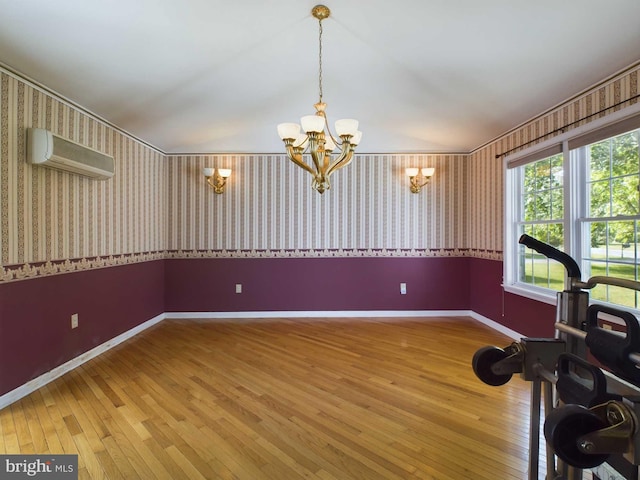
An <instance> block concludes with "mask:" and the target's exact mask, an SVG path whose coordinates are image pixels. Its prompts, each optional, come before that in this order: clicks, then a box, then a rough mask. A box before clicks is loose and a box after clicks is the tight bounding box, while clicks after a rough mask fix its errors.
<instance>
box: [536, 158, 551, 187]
mask: <svg viewBox="0 0 640 480" xmlns="http://www.w3.org/2000/svg"><path fill="white" fill-rule="evenodd" d="M534 165H535V175H536V181H535V189H536V190H547V189H549V188H550V186H551V185H550V182H549V176H550V175H551V166H550V165H549V160H547V159H545V160H540V161H539V162H536V163H534Z"/></svg>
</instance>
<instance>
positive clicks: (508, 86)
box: [0, 0, 640, 153]
mask: <svg viewBox="0 0 640 480" xmlns="http://www.w3.org/2000/svg"><path fill="white" fill-rule="evenodd" d="M317 3H319V1H316V0H272V1H264V0H261V1H258V0H235V1H231V0H226V1H225V0H108V1H104V0H103V1H96V0H55V1H54V0H0V62H2V63H3V64H5V65H6V66H8V67H9V68H11V69H13V70H15V71H18V72H20V73H22V74H24V75H26V76H27V77H29V78H31V79H33V80H35V81H37V82H40V83H42V84H44V85H45V86H47V87H49V88H51V89H53V90H54V91H56V92H58V93H60V94H61V95H63V96H64V97H66V98H68V99H70V100H72V101H73V102H76V103H78V104H80V105H82V106H83V107H85V108H86V109H88V110H90V111H92V112H94V113H96V114H97V115H99V116H101V117H103V118H105V119H106V120H108V121H110V122H112V123H114V124H115V125H117V126H119V127H120V128H122V129H124V130H126V131H128V132H130V133H131V134H133V135H135V136H137V137H138V138H140V139H142V140H144V141H146V142H148V143H150V144H152V145H154V146H156V147H158V148H159V149H161V150H162V151H164V152H166V153H195V152H198V153H228V152H241V153H277V152H282V151H283V146H282V142H281V141H280V139H279V138H278V136H277V133H276V125H277V124H278V123H281V122H287V121H289V122H290V121H295V122H297V121H299V117H300V116H302V115H308V114H312V113H314V109H313V104H314V103H315V102H316V101H317V100H318V78H317V76H318V22H317V20H316V19H314V18H313V17H312V16H311V9H312V7H313V6H314V5H315V4H317ZM324 3H325V4H326V5H327V6H328V7H329V8H330V9H331V12H332V13H331V17H330V18H329V19H327V20H325V21H323V23H322V25H323V28H324V36H323V47H324V49H323V72H324V73H323V86H324V100H325V102H326V103H327V104H328V107H327V113H328V116H329V119H330V120H336V119H338V118H344V117H346V118H357V119H358V120H360V129H361V130H362V131H363V132H364V136H363V139H362V142H361V144H360V147H359V149H358V151H359V152H363V153H364V152H369V153H372V152H376V153H384V152H439V153H445V152H467V151H470V150H473V149H474V148H477V147H478V146H480V145H482V144H483V143H485V142H488V141H490V140H492V139H494V138H495V137H497V136H499V135H500V134H502V133H504V132H506V131H507V130H509V129H510V128H512V127H514V126H516V125H518V124H520V123H523V122H524V121H526V120H528V119H530V118H532V117H534V116H535V115H537V114H538V113H540V112H542V111H544V110H546V109H548V108H550V107H553V106H555V105H557V104H558V103H560V102H561V101H563V100H565V99H567V98H569V97H571V96H573V95H574V94H576V93H578V92H580V91H582V90H584V89H586V88H587V87H590V86H592V85H594V84H595V83H597V82H598V81H600V80H602V79H604V78H605V77H608V76H610V75H612V74H614V73H616V72H618V71H620V70H621V69H624V68H625V67H627V66H629V65H631V64H633V63H635V62H637V61H639V60H640V23H639V19H640V1H638V0H529V1H523V0H482V1H480V0H395V1H389V0H367V1H362V0H360V1H358V0H333V1H332V0H326V2H324Z"/></svg>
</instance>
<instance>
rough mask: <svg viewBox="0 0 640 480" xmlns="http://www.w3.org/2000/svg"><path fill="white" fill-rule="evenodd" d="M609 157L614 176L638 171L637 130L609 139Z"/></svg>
mask: <svg viewBox="0 0 640 480" xmlns="http://www.w3.org/2000/svg"><path fill="white" fill-rule="evenodd" d="M611 158H612V162H611V166H612V174H613V175H614V176H619V175H630V174H635V173H638V132H637V131H636V132H630V133H626V134H624V135H620V136H618V137H615V138H613V139H611Z"/></svg>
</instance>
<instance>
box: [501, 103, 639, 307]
mask: <svg viewBox="0 0 640 480" xmlns="http://www.w3.org/2000/svg"><path fill="white" fill-rule="evenodd" d="M639 115H640V104H635V105H632V106H630V107H627V108H625V109H623V110H619V111H617V112H614V113H612V114H609V115H607V116H606V117H603V118H599V119H597V120H594V121H592V122H591V123H589V124H587V125H583V126H580V127H577V128H574V129H572V130H571V131H569V132H566V133H562V134H560V135H557V136H556V137H553V138H552V139H549V140H546V141H543V142H540V143H538V144H536V145H534V146H532V147H529V148H526V149H524V150H521V151H520V152H517V153H514V154H512V155H508V156H505V157H504V159H503V174H504V177H503V181H504V182H503V184H504V186H505V195H504V219H505V226H504V240H503V245H504V248H503V284H502V287H503V289H504V290H505V291H506V292H508V293H513V294H516V295H520V296H523V297H526V298H530V299H533V300H537V301H539V302H543V303H547V304H550V305H556V301H557V292H555V291H553V290H549V289H547V288H542V287H538V286H535V285H531V284H528V283H524V282H520V281H519V280H518V262H517V259H518V249H519V248H520V245H519V244H518V239H517V236H516V235H517V229H518V222H519V219H520V218H521V216H520V213H521V212H520V211H519V209H520V199H519V193H520V191H519V186H518V185H519V184H518V182H519V179H518V172H519V171H520V169H518V168H516V166H521V165H525V164H527V163H529V162H533V161H535V160H541V159H543V158H547V157H548V156H550V155H546V154H545V152H547V151H550V150H553V149H556V150H557V149H560V150H561V151H562V154H563V157H564V161H563V167H564V170H563V172H564V178H565V179H568V180H569V181H565V182H564V183H563V188H564V221H563V228H564V245H563V249H564V251H565V252H566V253H567V254H568V255H570V256H572V257H573V258H575V259H576V261H577V262H578V264H579V265H580V268H581V270H582V258H583V255H582V252H583V245H582V244H581V240H580V239H581V238H582V235H579V234H578V232H580V229H581V228H583V223H584V221H583V220H584V219H583V218H582V216H583V215H584V212H581V211H579V210H580V209H581V208H582V205H585V201H586V190H585V189H584V188H582V189H578V188H575V185H584V184H586V178H585V169H584V168H577V160H576V159H571V155H570V143H571V142H572V140H575V139H577V138H578V137H584V136H587V135H589V134H591V133H594V134H595V133H597V132H598V131H603V130H606V128H607V127H611V126H613V125H615V124H618V123H619V122H623V121H628V120H631V119H633V118H634V117H638V116H639ZM529 159H531V160H529ZM583 275H584V272H583ZM583 280H586V278H583ZM639 313H640V312H639Z"/></svg>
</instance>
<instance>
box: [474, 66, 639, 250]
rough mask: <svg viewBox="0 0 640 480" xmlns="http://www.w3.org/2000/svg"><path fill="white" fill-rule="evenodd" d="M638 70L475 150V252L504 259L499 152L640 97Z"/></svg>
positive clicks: (619, 107)
mask: <svg viewBox="0 0 640 480" xmlns="http://www.w3.org/2000/svg"><path fill="white" fill-rule="evenodd" d="M639 73H640V66H638V65H636V66H635V67H634V68H632V69H631V70H629V71H627V72H625V73H624V74H621V75H619V76H618V77H616V78H613V79H611V80H610V81H608V82H606V83H604V84H602V85H600V86H598V87H596V88H594V89H592V90H590V91H588V92H586V93H584V94H582V95H580V96H577V97H576V98H574V99H571V100H568V101H567V102H565V103H564V104H562V105H560V106H559V107H557V108H555V109H553V110H552V111H550V112H547V113H545V114H543V115H541V116H539V117H538V118H536V119H534V120H532V121H531V122H528V123H526V124H525V125H522V126H520V127H518V128H515V129H514V130H513V131H511V132H509V133H508V134H506V135H504V136H503V137H501V138H499V139H497V140H496V141H493V142H491V143H490V144H488V145H485V146H484V147H482V148H479V149H478V150H476V151H474V152H472V153H471V154H470V156H469V161H468V162H467V164H466V168H467V172H468V175H469V192H468V195H467V204H466V208H465V210H466V212H467V215H466V221H467V232H468V245H469V248H470V249H471V252H472V255H473V256H478V255H477V254H476V253H477V252H497V253H499V256H500V257H501V256H502V253H501V252H502V249H503V228H504V218H503V210H504V195H503V194H504V174H503V159H502V158H496V155H498V154H501V153H503V152H506V151H508V150H511V149H516V148H517V147H519V146H520V145H523V144H526V143H527V142H530V141H532V140H534V139H536V138H538V137H540V136H543V135H546V134H548V133H550V132H553V131H554V130H556V129H559V128H561V127H563V126H565V125H568V124H570V123H572V122H574V121H577V120H579V119H582V118H584V117H586V116H588V115H591V114H595V113H596V112H599V111H601V110H603V109H605V108H608V107H613V106H614V105H616V104H618V103H620V102H623V101H624V100H627V99H631V98H632V97H634V96H636V95H638V90H639V89H640V88H639V87H640V84H639ZM638 101H640V100H638V99H636V100H631V101H629V102H626V103H624V105H621V106H618V107H615V108H611V109H610V110H607V112H605V113H602V114H598V115H595V116H593V117H591V119H589V120H585V121H584V122H580V123H579V124H577V125H576V126H573V127H571V128H576V127H578V126H581V125H584V124H586V123H588V122H589V121H593V120H595V119H597V118H601V117H605V116H606V115H609V114H611V113H613V112H615V111H618V110H620V109H622V108H624V107H626V106H629V105H633V104H635V103H637V102H638ZM567 131H569V129H567ZM560 133H562V132H557V133H555V135H559V134H560ZM550 138H553V135H547V136H545V137H544V138H543V139H541V140H540V142H542V141H545V140H548V139H550ZM536 143H537V142H536ZM533 144H534V143H532V145H533ZM474 252H476V253H474Z"/></svg>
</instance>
